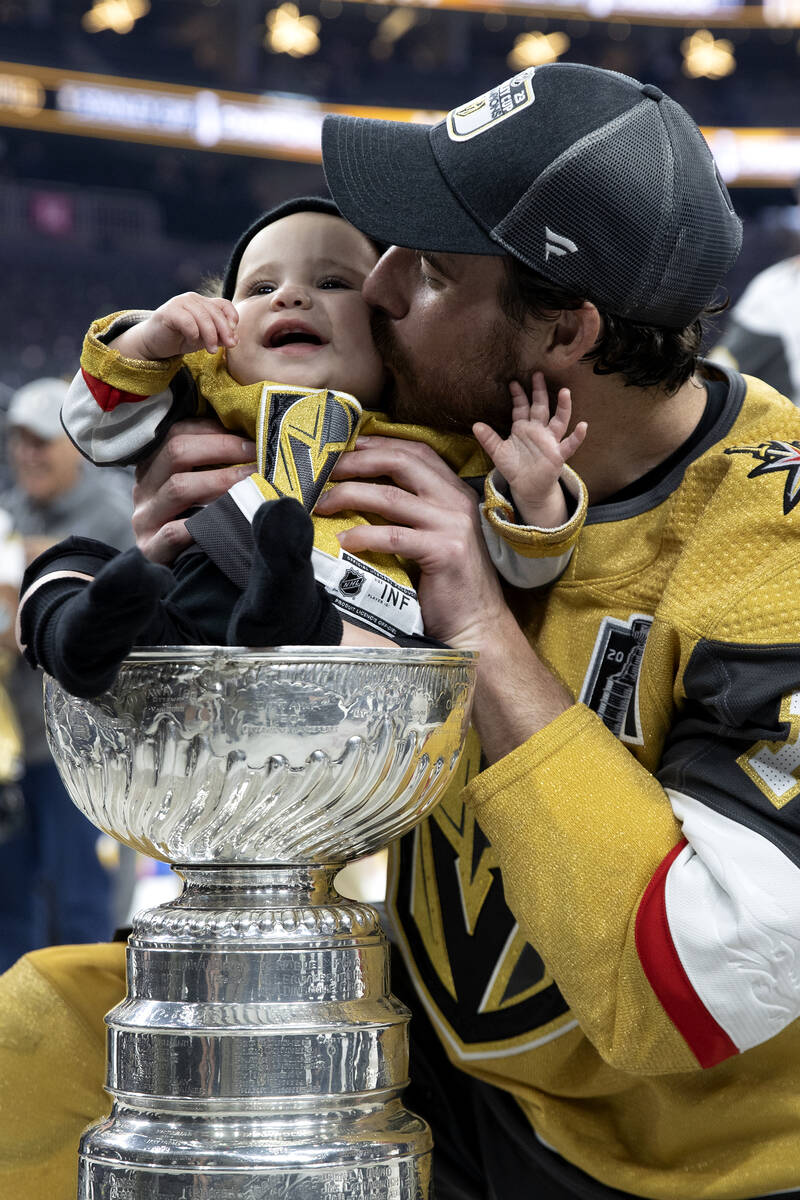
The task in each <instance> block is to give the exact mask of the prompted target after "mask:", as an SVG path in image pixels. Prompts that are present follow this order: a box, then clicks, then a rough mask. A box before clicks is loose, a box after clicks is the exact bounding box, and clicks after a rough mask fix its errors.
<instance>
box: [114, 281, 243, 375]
mask: <svg viewBox="0 0 800 1200" xmlns="http://www.w3.org/2000/svg"><path fill="white" fill-rule="evenodd" d="M238 323H239V314H238V312H237V311H236V309H235V308H234V306H233V304H232V303H231V302H230V300H223V299H222V297H221V296H200V295H199V294H198V293H197V292H184V293H183V294H182V295H180V296H173V297H172V299H171V300H167V302H166V304H162V305H161V307H160V308H157V309H156V310H155V312H153V313H151V314H150V316H149V317H148V318H147V320H146V321H142V322H140V324H138V325H134V326H132V327H131V328H130V329H126V330H125V332H124V333H122V334H120V336H119V337H117V338H114V341H113V342H112V343H111V345H112V346H113V347H114V349H115V350H118V351H119V352H120V354H124V355H125V357H126V358H144V359H147V360H157V359H161V358H172V357H173V355H176V354H191V353H192V352H193V351H194V350H204V349H205V350H207V351H208V352H209V354H213V353H214V351H215V350H217V349H218V348H219V347H220V346H235V345H236V343H237V341H238V340H239V339H238V334H237V332H236V326H237V324H238Z"/></svg>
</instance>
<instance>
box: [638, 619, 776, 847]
mask: <svg viewBox="0 0 800 1200" xmlns="http://www.w3.org/2000/svg"><path fill="white" fill-rule="evenodd" d="M683 686H684V692H685V695H686V700H685V703H684V704H683V705H682V707H681V709H680V711H679V714H678V717H677V719H676V721H675V722H674V724H673V727H672V730H671V732H670V734H669V737H668V739H667V742H666V744H665V746H664V752H663V755H662V759H661V765H660V767H659V769H658V771H657V777H658V780H659V782H660V783H661V784H662V785H663V786H664V787H669V788H673V789H675V790H676V791H679V792H684V793H686V794H687V795H689V796H694V797H695V798H696V799H698V800H700V801H702V802H703V803H704V804H707V805H709V807H710V808H713V809H715V810H716V811H717V812H720V813H722V814H723V815H724V816H726V817H729V818H730V819H731V820H733V821H738V822H739V823H740V824H742V825H744V826H746V827H747V828H749V829H752V830H753V831H754V832H756V833H759V834H761V835H762V836H764V837H766V838H768V839H769V840H770V841H771V842H773V843H774V844H775V845H777V846H778V847H779V849H780V850H782V851H783V853H784V854H786V855H787V857H788V858H789V859H791V861H792V862H794V863H795V864H796V865H798V866H800V781H799V782H798V786H797V791H798V794H797V795H796V796H795V795H793V794H792V789H790V790H789V791H787V793H786V797H787V798H785V799H784V798H783V797H775V796H772V797H771V795H770V789H769V787H768V785H767V784H766V783H762V782H761V781H760V777H759V775H758V772H757V770H753V765H754V766H756V767H757V766H758V762H757V761H756V762H755V763H754V764H753V756H754V755H758V754H759V753H760V754H761V756H762V757H763V758H764V759H765V760H766V761H767V765H769V758H770V755H771V753H772V751H771V750H770V748H769V745H765V747H764V748H763V749H762V750H761V751H759V749H758V748H759V746H760V745H761V743H764V744H769V743H775V745H776V750H777V749H779V748H780V747H781V746H783V747H786V748H787V749H786V750H785V751H784V754H786V753H788V754H789V757H790V758H792V757H793V755H792V750H791V747H792V746H793V745H794V744H795V743H796V744H797V757H798V774H799V775H800V736H798V735H799V734H800V715H798V717H797V718H796V719H794V718H792V719H788V718H787V716H786V711H785V710H786V705H787V700H788V697H790V696H791V694H792V693H793V692H795V691H800V646H797V645H791V644H789V645H771V646H770V645H767V646H753V645H749V646H745V645H739V644H736V643H729V642H715V641H708V640H701V641H699V642H698V643H697V645H696V647H695V649H694V651H693V653H692V656H691V658H690V660H689V664H688V666H687V668H686V672H685V674H684V680H683ZM782 709H783V710H784V711H783V714H782ZM750 764H753V765H750ZM788 765H789V767H790V768H791V767H793V761H792V762H790V763H789V764H788ZM781 770H782V771H783V770H784V768H781Z"/></svg>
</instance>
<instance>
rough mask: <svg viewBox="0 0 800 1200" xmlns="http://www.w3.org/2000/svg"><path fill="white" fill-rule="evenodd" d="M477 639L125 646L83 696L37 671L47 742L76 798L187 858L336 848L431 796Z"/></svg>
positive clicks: (359, 842) (124, 832)
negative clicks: (107, 685)
mask: <svg viewBox="0 0 800 1200" xmlns="http://www.w3.org/2000/svg"><path fill="white" fill-rule="evenodd" d="M476 657H477V656H476V655H475V654H472V653H469V652H466V653H465V652H461V651H455V650H425V649H423V650H410V649H400V648H398V649H389V648H387V649H383V648H361V647H359V648H358V650H357V651H356V650H353V649H352V648H346V647H319V648H318V647H297V646H295V647H287V648H280V649H276V650H263V651H262V650H251V649H245V648H240V647H214V646H186V647H179V648H176V647H166V648H157V649H142V650H137V651H135V652H134V653H132V654H131V655H130V657H129V658H128V659H126V661H125V662H124V663H123V665H122V667H121V669H120V673H119V675H118V677H117V680H116V682H115V684H114V687H113V688H112V689H111V690H109V691H108V692H106V693H104V694H103V695H101V696H99V697H97V698H96V699H95V700H79V699H77V698H76V697H74V696H72V695H70V694H69V693H67V692H65V691H64V690H63V689H62V688H61V687H60V686H59V684H57V683H56V681H55V680H54V679H52V678H50V677H46V678H45V717H46V727H47V736H48V741H49V744H50V749H51V752H52V754H53V757H54V759H55V761H56V764H57V766H58V769H59V771H60V773H61V776H62V778H63V780H64V783H65V785H66V787H67V790H68V792H69V794H70V797H71V799H72V800H73V802H74V803H75V804H76V805H77V807H78V808H79V809H80V810H81V811H82V812H83V813H84V814H85V815H86V816H87V817H88V818H89V820H90V821H92V822H93V823H94V824H95V825H96V826H97V827H98V828H99V829H102V830H103V831H104V832H106V833H108V834H110V835H111V836H112V837H114V838H116V839H117V840H118V841H121V842H124V843H126V844H127V845H129V846H131V847H133V848H134V849H137V850H140V851H141V852H142V853H143V854H146V855H148V856H150V857H152V858H159V859H162V860H164V861H166V862H170V863H173V864H180V865H187V866H223V865H252V866H258V865H268V864H270V865H272V864H282V863H284V864H285V863H292V864H315V863H316V864H320V863H338V864H341V863H344V862H347V861H348V860H350V859H354V858H359V857H361V856H363V855H367V854H371V853H373V852H374V851H376V850H378V849H380V848H381V847H382V846H385V845H386V843H387V842H389V841H391V840H392V839H394V838H396V837H398V836H399V835H401V834H403V833H405V832H406V831H407V830H409V829H410V828H412V827H413V826H414V825H415V824H416V823H417V822H418V821H419V820H420V819H421V818H422V817H423V816H424V815H425V813H426V812H427V811H428V810H429V809H430V808H431V807H432V806H433V805H434V804H435V803H436V801H437V800H438V799H439V797H440V796H441V794H442V792H443V790H444V788H445V786H446V784H447V782H448V780H449V779H450V777H451V775H452V772H453V769H454V767H455V765H456V763H457V761H458V758H459V755H460V751H461V748H462V746H463V742H464V738H465V736H466V733H467V728H468V724H469V718H470V710H471V700H472V691H473V686H474V676H475V660H476Z"/></svg>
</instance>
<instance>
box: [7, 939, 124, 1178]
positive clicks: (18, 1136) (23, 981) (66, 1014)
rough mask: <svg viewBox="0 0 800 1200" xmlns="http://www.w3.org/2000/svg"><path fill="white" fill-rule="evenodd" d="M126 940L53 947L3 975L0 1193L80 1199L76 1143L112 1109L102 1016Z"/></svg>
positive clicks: (119, 980) (118, 986) (117, 993)
mask: <svg viewBox="0 0 800 1200" xmlns="http://www.w3.org/2000/svg"><path fill="white" fill-rule="evenodd" d="M124 994H125V946H124V945H123V944H118V943H114V944H100V945H86V946H53V947H50V948H48V949H46V950H37V951H34V952H33V953H31V954H26V955H25V956H24V957H23V958H21V959H20V960H19V961H18V962H17V963H15V965H14V966H13V967H11V968H10V970H8V971H6V972H5V973H4V974H3V975H0V1196H1V1197H3V1200H75V1195H76V1192H77V1180H78V1142H79V1140H80V1136H81V1133H82V1132H83V1130H84V1129H85V1128H86V1126H87V1125H89V1124H91V1123H93V1122H94V1121H96V1120H98V1119H99V1118H100V1117H102V1116H104V1115H106V1114H107V1113H108V1112H109V1111H110V1108H111V1101H110V1099H109V1097H108V1095H107V1094H106V1092H105V1091H104V1090H103V1084H104V1082H105V1072H106V1067H105V1046H106V1039H105V1026H104V1024H103V1017H104V1015H105V1014H106V1013H107V1012H108V1011H109V1009H111V1008H113V1007H114V1005H115V1004H117V1003H119V1001H120V1000H122V998H123V996H124Z"/></svg>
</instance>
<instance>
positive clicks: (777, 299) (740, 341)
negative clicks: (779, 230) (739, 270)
mask: <svg viewBox="0 0 800 1200" xmlns="http://www.w3.org/2000/svg"><path fill="white" fill-rule="evenodd" d="M795 200H796V201H798V202H800V188H798V189H795ZM708 357H709V358H711V359H713V360H714V361H715V362H719V363H724V364H725V365H726V366H730V367H735V368H736V370H737V371H741V372H743V374H745V375H756V376H757V377H758V378H759V379H763V380H764V381H765V382H766V383H769V384H771V385H772V387H774V388H777V390H778V391H779V392H782V393H783V395H784V396H788V397H789V399H790V400H793V401H794V403H795V404H797V405H800V254H795V255H793V256H792V257H790V258H784V259H782V260H781V261H780V262H777V263H774V264H773V265H772V266H771V267H767V269H766V270H765V271H761V272H760V273H759V274H758V275H756V276H755V277H754V278H753V279H752V280H751V281H750V283H749V284H748V285H747V287H746V288H745V290H744V292H743V293H742V295H741V297H740V299H739V300H738V301H737V303H736V304H735V305H734V307H733V308H732V310H731V314H730V318H729V320H728V323H727V325H726V327H725V332H724V333H723V335H722V337H721V339H720V341H719V343H718V345H716V346H715V347H714V349H713V350H712V351H711V353H710V354H709V355H708Z"/></svg>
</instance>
